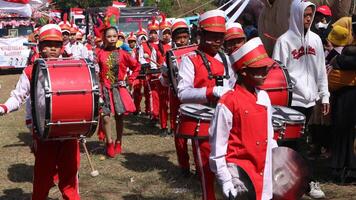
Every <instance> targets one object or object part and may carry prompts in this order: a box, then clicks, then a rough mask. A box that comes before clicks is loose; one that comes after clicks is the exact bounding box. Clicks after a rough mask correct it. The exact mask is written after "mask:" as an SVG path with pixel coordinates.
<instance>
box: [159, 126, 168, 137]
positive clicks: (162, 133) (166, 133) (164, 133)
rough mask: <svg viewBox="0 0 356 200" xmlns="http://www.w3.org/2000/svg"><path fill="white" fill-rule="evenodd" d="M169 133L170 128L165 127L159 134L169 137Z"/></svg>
mask: <svg viewBox="0 0 356 200" xmlns="http://www.w3.org/2000/svg"><path fill="white" fill-rule="evenodd" d="M167 135H168V129H166V128H163V129H161V133H160V134H159V136H160V137H167Z"/></svg>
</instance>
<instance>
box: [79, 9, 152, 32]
mask: <svg viewBox="0 0 356 200" xmlns="http://www.w3.org/2000/svg"><path fill="white" fill-rule="evenodd" d="M105 10H106V8H105V7H96V8H88V9H87V10H86V12H87V16H88V17H89V20H88V21H89V24H90V23H94V24H95V23H96V21H97V20H96V18H98V17H100V18H101V19H102V20H103V17H104V16H103V15H104V13H105ZM158 15H159V10H158V9H157V8H156V7H126V8H120V18H119V21H118V28H119V30H121V31H123V32H124V33H125V35H128V34H130V32H134V33H136V32H137V30H138V29H139V25H140V24H141V25H142V28H144V29H147V25H148V22H149V21H150V20H151V19H152V16H158ZM89 27H91V26H89ZM89 32H91V31H90V30H89Z"/></svg>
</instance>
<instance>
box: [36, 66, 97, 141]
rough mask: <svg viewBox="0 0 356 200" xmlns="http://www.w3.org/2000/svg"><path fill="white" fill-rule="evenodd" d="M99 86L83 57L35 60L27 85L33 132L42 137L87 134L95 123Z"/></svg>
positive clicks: (58, 137) (91, 68)
mask: <svg viewBox="0 0 356 200" xmlns="http://www.w3.org/2000/svg"><path fill="white" fill-rule="evenodd" d="M98 101H99V85H98V82H97V79H96V75H95V69H94V65H93V64H92V63H91V62H89V61H86V60H84V59H81V60H68V59H50V60H44V59H38V60H36V62H35V64H34V69H33V72H32V84H31V106H32V116H33V122H34V128H35V132H36V133H37V134H38V135H39V137H40V138H41V139H43V140H54V139H72V138H78V137H79V136H80V135H83V136H91V135H92V134H93V133H94V132H95V129H96V126H97V123H98Z"/></svg>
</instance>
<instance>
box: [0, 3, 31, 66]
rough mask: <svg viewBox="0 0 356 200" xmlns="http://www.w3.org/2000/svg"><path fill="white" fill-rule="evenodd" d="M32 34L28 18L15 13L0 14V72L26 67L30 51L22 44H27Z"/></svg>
mask: <svg viewBox="0 0 356 200" xmlns="http://www.w3.org/2000/svg"><path fill="white" fill-rule="evenodd" d="M0 13H1V8H0ZM32 32H33V26H32V24H31V19H30V18H29V17H23V16H21V15H19V14H16V13H1V14H0V70H3V69H11V68H19V69H22V68H24V67H26V66H27V60H28V57H29V56H30V51H31V50H30V48H29V47H27V46H24V44H26V43H28V36H29V35H30V34H31V33H32Z"/></svg>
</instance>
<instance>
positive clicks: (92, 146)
mask: <svg viewBox="0 0 356 200" xmlns="http://www.w3.org/2000/svg"><path fill="white" fill-rule="evenodd" d="M92 137H96V136H92ZM79 145H80V153H85V151H84V148H83V145H82V144H81V143H80V144H79ZM86 146H87V149H88V151H89V153H90V154H93V155H105V143H104V142H102V141H87V142H86Z"/></svg>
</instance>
